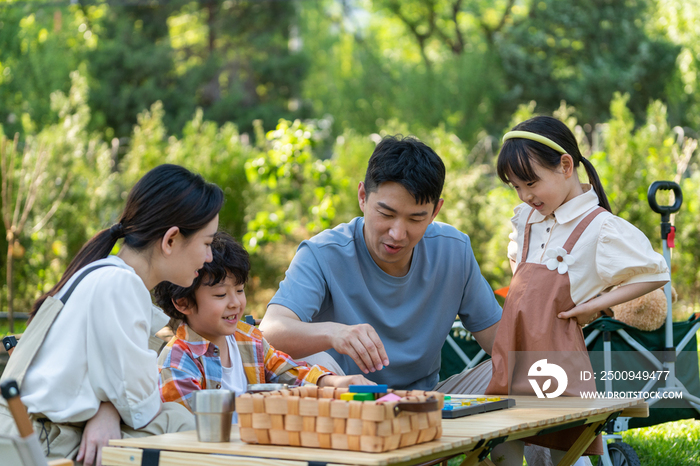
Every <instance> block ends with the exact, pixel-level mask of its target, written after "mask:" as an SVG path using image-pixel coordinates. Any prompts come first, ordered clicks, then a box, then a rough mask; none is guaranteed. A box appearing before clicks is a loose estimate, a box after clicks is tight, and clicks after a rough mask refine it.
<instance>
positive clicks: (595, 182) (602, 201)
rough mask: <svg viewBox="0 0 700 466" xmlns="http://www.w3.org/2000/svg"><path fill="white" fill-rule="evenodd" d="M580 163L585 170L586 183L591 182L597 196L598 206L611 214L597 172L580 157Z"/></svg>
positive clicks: (587, 161) (588, 162)
mask: <svg viewBox="0 0 700 466" xmlns="http://www.w3.org/2000/svg"><path fill="white" fill-rule="evenodd" d="M581 163H583V166H584V168H585V169H586V174H587V175H588V181H590V182H591V185H592V186H593V189H595V193H596V194H597V195H598V205H599V206H601V207H602V208H603V209H605V210H607V211H608V212H612V210H611V209H610V203H609V202H608V196H607V195H606V194H605V190H604V189H603V184H602V183H601V182H600V178H599V177H598V172H596V171H595V167H594V166H593V164H592V163H591V161H590V160H588V159H586V158H584V157H581Z"/></svg>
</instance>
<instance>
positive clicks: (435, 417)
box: [428, 411, 442, 427]
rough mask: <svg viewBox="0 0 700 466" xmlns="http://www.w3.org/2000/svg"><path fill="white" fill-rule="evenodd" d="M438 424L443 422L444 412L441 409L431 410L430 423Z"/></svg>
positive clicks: (431, 424) (433, 425)
mask: <svg viewBox="0 0 700 466" xmlns="http://www.w3.org/2000/svg"><path fill="white" fill-rule="evenodd" d="M438 424H442V413H441V412H440V411H430V412H429V413H428V425H429V426H430V427H435V426H437V425H438Z"/></svg>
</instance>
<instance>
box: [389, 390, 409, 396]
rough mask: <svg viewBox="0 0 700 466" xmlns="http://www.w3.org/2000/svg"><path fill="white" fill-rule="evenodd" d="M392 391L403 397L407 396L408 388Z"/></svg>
mask: <svg viewBox="0 0 700 466" xmlns="http://www.w3.org/2000/svg"><path fill="white" fill-rule="evenodd" d="M391 393H393V394H395V395H398V396H400V397H401V398H403V397H405V396H407V394H408V392H407V391H406V390H392V391H391Z"/></svg>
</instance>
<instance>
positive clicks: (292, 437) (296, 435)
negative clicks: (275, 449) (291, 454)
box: [289, 432, 301, 447]
mask: <svg viewBox="0 0 700 466" xmlns="http://www.w3.org/2000/svg"><path fill="white" fill-rule="evenodd" d="M289 444H290V445H291V446H293V447H300V446H301V432H290V433H289Z"/></svg>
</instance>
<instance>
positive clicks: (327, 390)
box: [320, 387, 335, 399]
mask: <svg viewBox="0 0 700 466" xmlns="http://www.w3.org/2000/svg"><path fill="white" fill-rule="evenodd" d="M320 391H321V398H331V399H332V398H334V395H335V387H323V388H321V390H320Z"/></svg>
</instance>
